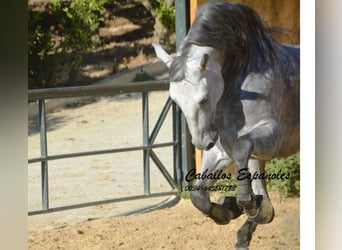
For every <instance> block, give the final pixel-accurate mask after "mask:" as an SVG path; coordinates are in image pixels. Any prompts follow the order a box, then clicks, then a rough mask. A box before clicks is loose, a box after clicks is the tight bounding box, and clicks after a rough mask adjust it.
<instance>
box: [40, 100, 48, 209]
mask: <svg viewBox="0 0 342 250" xmlns="http://www.w3.org/2000/svg"><path fill="white" fill-rule="evenodd" d="M39 130H40V154H41V157H42V158H43V160H42V161H41V181H42V209H43V210H47V209H49V175H48V160H47V155H48V154H47V138H46V111H45V100H39Z"/></svg>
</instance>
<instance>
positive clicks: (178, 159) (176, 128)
mask: <svg viewBox="0 0 342 250" xmlns="http://www.w3.org/2000/svg"><path fill="white" fill-rule="evenodd" d="M180 120H181V111H180V108H179V107H178V106H177V104H176V103H175V102H173V103H172V124H173V141H174V142H177V144H176V145H174V146H173V166H174V168H173V176H174V179H175V181H176V183H177V185H178V189H179V191H180V192H181V191H182V174H181V172H182V134H181V123H180Z"/></svg>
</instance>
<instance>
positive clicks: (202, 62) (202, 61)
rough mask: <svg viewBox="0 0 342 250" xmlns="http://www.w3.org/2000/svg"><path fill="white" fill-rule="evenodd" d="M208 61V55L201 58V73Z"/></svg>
mask: <svg viewBox="0 0 342 250" xmlns="http://www.w3.org/2000/svg"><path fill="white" fill-rule="evenodd" d="M208 60H209V55H208V54H204V55H203V58H202V60H201V64H200V65H201V71H205V69H206V68H207V63H208Z"/></svg>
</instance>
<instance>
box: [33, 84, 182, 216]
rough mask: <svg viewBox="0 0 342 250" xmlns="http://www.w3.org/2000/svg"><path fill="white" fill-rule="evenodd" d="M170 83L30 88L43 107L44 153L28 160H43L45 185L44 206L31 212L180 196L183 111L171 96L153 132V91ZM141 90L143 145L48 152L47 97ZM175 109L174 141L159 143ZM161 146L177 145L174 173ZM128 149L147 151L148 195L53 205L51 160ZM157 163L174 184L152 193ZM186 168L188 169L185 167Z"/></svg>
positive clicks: (174, 149) (146, 191) (42, 172)
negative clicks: (160, 151)
mask: <svg viewBox="0 0 342 250" xmlns="http://www.w3.org/2000/svg"><path fill="white" fill-rule="evenodd" d="M168 86H169V82H168V81H165V80H164V81H147V82H133V83H113V84H110V85H105V86H100V85H95V86H94V85H92V86H82V87H67V88H52V89H37V90H30V91H29V95H28V99H29V101H37V102H38V107H39V131H40V149H41V156H40V157H37V158H32V159H29V160H28V163H29V164H30V163H36V162H40V163H41V184H42V185H41V186H42V191H41V195H42V209H41V210H36V211H30V212H29V213H28V214H29V215H34V214H41V213H48V212H55V211H61V210H66V209H73V208H81V207H86V206H92V205H99V204H107V203H112V202H119V201H127V200H135V199H142V198H151V197H159V196H166V195H174V194H176V195H178V194H179V192H180V191H181V185H182V179H183V177H182V176H183V174H182V172H183V171H182V160H181V159H182V157H181V154H182V133H181V121H182V118H181V111H180V109H179V108H178V107H177V106H176V105H175V103H173V102H172V100H171V99H170V98H168V99H167V100H166V103H165V105H164V107H163V109H162V111H161V113H160V115H159V118H158V119H157V122H156V124H155V126H154V127H153V129H152V131H151V133H150V131H149V102H148V100H149V92H150V91H157V90H167V89H168ZM133 92H139V93H141V95H142V132H143V133H142V135H143V138H142V139H143V145H142V146H133V147H125V148H113V149H105V150H96V151H85V152H77V153H69V154H58V155H48V150H47V148H48V144H47V137H46V131H47V128H46V111H45V101H46V99H53V98H62V97H63V98H65V97H78V96H108V95H113V94H122V93H133ZM170 110H172V123H173V125H172V126H173V128H172V130H173V140H172V141H170V142H165V143H159V144H155V139H156V137H157V135H158V132H159V130H160V128H161V127H162V125H163V122H164V120H165V118H166V116H167V114H168V112H169V111H170ZM161 147H173V169H174V170H173V173H172V174H170V173H169V172H168V171H167V169H166V168H165V166H164V165H163V163H162V162H161V160H160V159H159V158H158V156H157V154H156V153H155V152H154V149H156V148H161ZM128 151H142V152H143V161H144V162H143V168H144V171H143V175H144V177H143V180H144V194H143V195H137V196H128V197H121V198H113V199H109V200H101V201H94V202H87V203H82V204H75V205H69V206H62V207H54V208H51V207H49V178H48V166H49V164H48V163H49V161H53V160H59V159H65V158H73V157H82V156H89V155H101V154H115V153H120V152H128ZM151 159H152V161H153V162H154V163H155V165H156V166H157V167H158V169H159V170H160V172H161V173H162V174H163V176H164V178H165V179H166V180H167V182H168V183H169V184H170V186H171V187H172V190H170V191H168V192H161V193H151V191H150V160H151ZM185 171H186V170H185Z"/></svg>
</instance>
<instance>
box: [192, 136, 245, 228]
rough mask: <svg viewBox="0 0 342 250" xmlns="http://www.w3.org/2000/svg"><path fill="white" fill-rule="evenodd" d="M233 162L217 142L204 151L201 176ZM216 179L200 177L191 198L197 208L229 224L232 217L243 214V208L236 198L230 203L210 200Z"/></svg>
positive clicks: (219, 221) (221, 222)
mask: <svg viewBox="0 0 342 250" xmlns="http://www.w3.org/2000/svg"><path fill="white" fill-rule="evenodd" d="M231 163H232V160H231V159H230V158H229V157H228V156H227V154H226V153H225V151H224V150H223V148H222V147H221V145H220V143H219V142H217V143H216V145H215V146H214V147H213V148H212V149H210V150H209V151H204V152H203V159H202V166H201V176H202V177H203V175H204V174H205V175H206V176H207V177H208V175H209V174H212V175H213V174H214V173H218V172H219V171H220V170H222V169H224V168H225V167H227V166H229V165H230V164H231ZM216 181H217V179H212V178H204V177H203V178H201V179H199V180H198V181H197V183H196V186H195V189H194V191H192V193H191V196H190V198H191V201H192V203H193V205H194V206H195V207H196V208H197V209H199V210H200V211H201V212H202V213H204V214H205V215H207V216H209V217H210V218H212V219H213V220H214V221H215V222H216V223H218V224H228V223H229V222H230V220H231V219H234V218H236V217H238V216H240V215H241V214H242V209H241V208H240V207H238V206H237V204H236V200H235V198H234V200H233V201H230V202H229V203H227V202H225V203H224V202H222V204H218V203H213V202H211V201H210V193H209V188H210V187H212V185H213V184H214V183H215V182H216ZM227 201H228V200H227Z"/></svg>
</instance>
